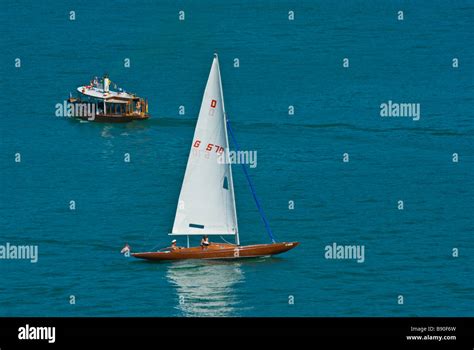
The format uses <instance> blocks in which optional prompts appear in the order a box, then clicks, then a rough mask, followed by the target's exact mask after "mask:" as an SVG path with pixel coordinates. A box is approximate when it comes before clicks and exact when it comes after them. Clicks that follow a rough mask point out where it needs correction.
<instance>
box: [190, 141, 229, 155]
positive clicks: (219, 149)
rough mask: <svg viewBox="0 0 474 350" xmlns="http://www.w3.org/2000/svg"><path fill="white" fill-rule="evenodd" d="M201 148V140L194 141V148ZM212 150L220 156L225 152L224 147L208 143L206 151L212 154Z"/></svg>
mask: <svg viewBox="0 0 474 350" xmlns="http://www.w3.org/2000/svg"><path fill="white" fill-rule="evenodd" d="M200 146H201V141H200V140H196V141H194V143H193V147H194V148H199V147H200ZM212 150H214V151H215V152H216V153H218V154H221V153H222V152H224V147H222V146H219V145H214V144H213V143H208V144H207V146H206V151H207V152H211V151H212Z"/></svg>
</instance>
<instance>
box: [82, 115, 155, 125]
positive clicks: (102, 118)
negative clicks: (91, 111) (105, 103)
mask: <svg viewBox="0 0 474 350" xmlns="http://www.w3.org/2000/svg"><path fill="white" fill-rule="evenodd" d="M74 118H77V119H81V120H87V121H90V122H96V123H129V122H131V121H133V120H145V119H148V118H149V116H148V115H147V114H146V115H143V116H139V115H136V116H134V115H128V116H120V115H119V116H117V115H96V116H95V118H94V119H93V120H90V119H89V118H88V117H74Z"/></svg>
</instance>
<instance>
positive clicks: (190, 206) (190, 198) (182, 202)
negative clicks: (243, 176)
mask: <svg viewBox="0 0 474 350" xmlns="http://www.w3.org/2000/svg"><path fill="white" fill-rule="evenodd" d="M225 118H226V116H225V109H224V100H223V94H222V84H221V75H220V69H219V61H218V58H217V55H216V56H215V58H214V60H213V62H212V67H211V72H210V73H209V78H208V80H207V85H206V89H205V90H204V97H203V99H202V104H201V110H200V112H199V117H198V120H197V124H196V129H195V131H194V138H193V142H192V144H191V150H190V152H189V158H188V164H187V166H186V173H185V175H184V180H183V185H182V187H181V193H180V195H179V201H178V208H177V210H176V216H175V219H174V225H173V230H172V233H171V234H172V235H234V234H237V235H238V232H237V231H238V228H237V215H236V210H235V196H234V188H233V181H232V169H231V165H230V163H229V162H227V161H226V162H222V159H228V151H229V142H228V138H227V128H226V122H225ZM223 157H224V158H223ZM237 237H238V236H237Z"/></svg>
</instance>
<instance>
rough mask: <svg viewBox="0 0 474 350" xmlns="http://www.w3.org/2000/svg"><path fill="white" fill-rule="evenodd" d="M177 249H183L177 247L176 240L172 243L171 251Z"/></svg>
mask: <svg viewBox="0 0 474 350" xmlns="http://www.w3.org/2000/svg"><path fill="white" fill-rule="evenodd" d="M177 249H181V247H178V246H177V245H176V240H175V239H173V240H172V241H171V247H170V250H177Z"/></svg>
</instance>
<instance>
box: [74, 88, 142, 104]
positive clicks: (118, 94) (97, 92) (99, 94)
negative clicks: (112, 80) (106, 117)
mask: <svg viewBox="0 0 474 350" xmlns="http://www.w3.org/2000/svg"><path fill="white" fill-rule="evenodd" d="M77 91H78V92H80V93H81V94H83V95H85V96H89V97H94V98H98V99H102V100H107V102H109V100H108V99H110V98H119V99H124V100H133V99H134V98H136V96H135V95H131V94H129V93H126V92H123V91H109V92H104V90H103V89H99V88H97V87H94V86H92V87H91V86H79V87H78V88H77ZM114 103H119V102H114Z"/></svg>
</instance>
